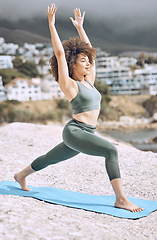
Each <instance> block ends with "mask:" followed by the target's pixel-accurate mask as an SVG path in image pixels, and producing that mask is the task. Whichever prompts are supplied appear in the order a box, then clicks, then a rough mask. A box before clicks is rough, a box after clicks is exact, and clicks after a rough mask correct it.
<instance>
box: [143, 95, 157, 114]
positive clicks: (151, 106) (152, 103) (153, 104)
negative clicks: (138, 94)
mask: <svg viewBox="0 0 157 240" xmlns="http://www.w3.org/2000/svg"><path fill="white" fill-rule="evenodd" d="M143 106H144V108H145V109H146V111H147V113H148V116H149V117H152V116H153V114H154V113H155V112H157V96H151V97H150V98H149V99H147V100H146V101H144V103H143Z"/></svg>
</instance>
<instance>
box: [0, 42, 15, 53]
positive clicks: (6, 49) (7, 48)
mask: <svg viewBox="0 0 157 240" xmlns="http://www.w3.org/2000/svg"><path fill="white" fill-rule="evenodd" d="M18 48H19V45H18V44H14V43H3V45H2V51H3V53H4V54H8V55H16V51H17V49H18Z"/></svg>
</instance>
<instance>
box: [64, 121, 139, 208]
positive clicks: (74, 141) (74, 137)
mask: <svg viewBox="0 0 157 240" xmlns="http://www.w3.org/2000/svg"><path fill="white" fill-rule="evenodd" d="M63 140H64V143H65V144H66V145H67V146H68V147H70V148H72V149H73V150H75V151H79V152H82V153H85V154H89V155H94V156H103V157H105V166H106V170H107V173H108V176H109V179H110V181H111V185H112V187H113V189H114V192H115V194H116V202H115V207H118V208H123V209H126V210H129V211H132V212H139V211H142V210H143V209H142V208H140V207H138V206H136V205H134V204H133V203H131V202H130V201H129V200H128V199H127V197H126V196H125V194H124V191H123V189H122V183H121V177H120V170H119V164H118V153H117V149H116V147H115V146H114V145H113V144H112V143H110V142H108V141H106V140H105V139H103V138H100V137H98V136H96V135H94V134H93V133H91V132H89V131H86V130H85V129H81V127H77V128H75V129H74V128H73V127H71V126H67V127H65V128H64V131H63Z"/></svg>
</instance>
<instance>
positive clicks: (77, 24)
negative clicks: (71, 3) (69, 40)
mask: <svg viewBox="0 0 157 240" xmlns="http://www.w3.org/2000/svg"><path fill="white" fill-rule="evenodd" d="M74 16H75V20H74V19H73V18H72V17H70V19H71V21H72V23H73V24H74V26H75V27H76V28H77V27H82V26H83V21H84V16H85V12H83V14H82V17H81V11H80V9H77V8H75V9H74Z"/></svg>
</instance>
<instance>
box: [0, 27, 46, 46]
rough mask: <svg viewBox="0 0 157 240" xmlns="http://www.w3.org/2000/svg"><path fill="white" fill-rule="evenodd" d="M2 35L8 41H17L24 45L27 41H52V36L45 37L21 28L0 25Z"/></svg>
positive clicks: (0, 34)
mask: <svg viewBox="0 0 157 240" xmlns="http://www.w3.org/2000/svg"><path fill="white" fill-rule="evenodd" d="M0 36H1V37H3V38H4V39H5V41H6V42H7V43H9V42H12V43H17V44H19V45H20V46H22V45H23V44H24V43H25V42H27V43H38V42H40V43H50V38H47V37H43V36H41V35H38V34H35V33H31V32H29V31H26V30H21V29H8V28H4V27H0Z"/></svg>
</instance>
